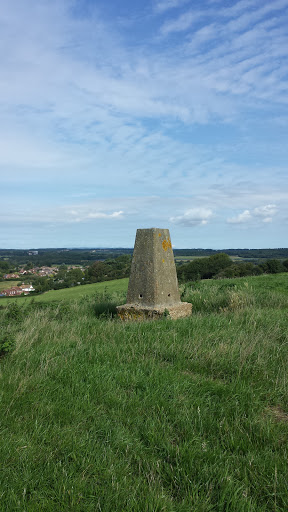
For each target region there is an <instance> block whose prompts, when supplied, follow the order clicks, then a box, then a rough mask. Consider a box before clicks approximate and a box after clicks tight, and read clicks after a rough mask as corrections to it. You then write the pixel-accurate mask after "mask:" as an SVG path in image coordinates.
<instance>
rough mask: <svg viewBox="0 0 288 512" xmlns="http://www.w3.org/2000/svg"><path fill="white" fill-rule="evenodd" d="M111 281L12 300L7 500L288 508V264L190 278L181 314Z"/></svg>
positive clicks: (105, 507) (1, 451) (4, 315)
mask: <svg viewBox="0 0 288 512" xmlns="http://www.w3.org/2000/svg"><path fill="white" fill-rule="evenodd" d="M101 285H102V286H101V288H100V284H98V285H90V286H91V288H87V289H89V290H91V293H85V294H82V295H81V293H80V292H81V290H83V288H85V287H84V286H83V287H78V288H74V289H67V290H61V292H62V296H61V297H62V298H61V300H60V295H58V299H59V302H58V303H57V302H55V301H54V300H53V301H51V302H50V301H46V299H45V302H44V301H43V298H45V297H46V298H47V297H49V295H48V293H49V294H51V295H50V296H52V293H53V294H56V293H57V292H48V293H47V294H44V295H42V296H39V297H38V300H39V302H35V303H32V304H31V302H30V301H29V302H25V304H24V303H22V307H18V306H17V305H18V303H19V304H20V299H19V300H17V301H16V300H14V302H12V305H10V306H8V308H6V309H1V310H0V320H1V325H2V330H1V335H0V336H2V337H3V335H5V333H6V335H7V337H8V338H9V339H10V340H11V341H13V340H14V341H15V346H14V351H13V352H11V353H9V354H7V355H6V356H4V357H2V359H1V360H0V369H1V374H0V381H1V382H0V396H1V436H0V460H1V477H0V498H1V507H0V509H1V510H3V511H5V512H10V511H11V512H12V511H13V512H14V511H16V510H21V511H23V512H26V511H27V512H36V511H37V512H38V511H45V512H50V511H51V512H52V511H53V512H66V511H67V512H70V511H73V512H94V511H99V512H110V511H111V512H118V511H120V512H126V511H127V512H130V511H132V512H143V511H144V512H154V511H156V512H160V511H161V512H162V511H165V512H186V511H187V512H191V511H192V512H194V511H195V512H212V511H213V512H267V511H268V512H270V511H271V512H272V511H273V512H287V510H288V490H287V455H288V454H287V446H288V389H287V386H288V381H287V364H288V348H287V347H288V337H287V332H288V329H287V328H288V315H287V313H288V273H287V274H281V275H280V274H277V275H268V276H265V275H263V276H259V277H249V278H240V279H225V280H209V281H208V280H207V281H202V282H199V283H195V284H191V285H190V284H187V285H185V286H182V287H181V291H182V294H183V300H189V301H191V302H192V303H193V313H192V315H191V317H189V318H186V319H183V320H176V321H172V320H171V319H169V317H167V318H165V319H163V320H158V321H150V322H149V321H146V322H142V323H141V322H140V323H137V322H131V323H122V322H121V321H120V320H118V319H117V318H116V317H114V316H113V314H112V312H111V311H112V309H111V308H110V309H109V307H108V306H109V303H110V302H112V303H113V304H115V303H121V302H123V296H125V289H126V287H127V280H121V282H118V283H117V282H114V284H113V283H112V282H108V283H101ZM88 286H89V285H88ZM109 286H111V287H113V286H114V291H113V292H112V291H111V294H110V295H109V291H108V288H109ZM118 286H119V292H117V287H118ZM92 287H93V288H92ZM105 287H106V290H105ZM70 290H71V291H70ZM76 290H77V292H76ZM78 290H80V291H79V292H78ZM92 290H93V291H92ZM111 290H112V288H111ZM64 292H65V293H64ZM68 292H69V293H68ZM72 292H73V293H75V295H74V300H72V296H71V295H69V294H70V293H72ZM77 293H79V295H78V298H77V296H76V295H77ZM66 294H67V295H66ZM68 296H69V299H68ZM41 297H42V302H40V298H41ZM54 297H55V295H54ZM58 299H57V300H58ZM63 299H64V300H63ZM65 299H67V300H65ZM21 300H22V299H21ZM99 301H102V302H103V304H102V306H103V307H102V313H101V314H100V316H99V311H100V309H101V308H99V306H100V304H99ZM15 305H16V306H15ZM8 338H7V339H8ZM0 339H1V337H0Z"/></svg>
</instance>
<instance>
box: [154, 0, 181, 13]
mask: <svg viewBox="0 0 288 512" xmlns="http://www.w3.org/2000/svg"><path fill="white" fill-rule="evenodd" d="M188 2H189V0H159V1H156V3H155V10H156V11H157V12H160V13H162V12H165V11H168V10H169V9H175V8H177V7H182V5H185V4H187V3H188Z"/></svg>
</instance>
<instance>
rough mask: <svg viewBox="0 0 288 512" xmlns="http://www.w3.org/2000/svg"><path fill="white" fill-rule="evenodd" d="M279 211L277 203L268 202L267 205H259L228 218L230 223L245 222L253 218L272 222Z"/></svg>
mask: <svg viewBox="0 0 288 512" xmlns="http://www.w3.org/2000/svg"><path fill="white" fill-rule="evenodd" d="M276 213H277V207H276V205H275V204H267V205H265V206H259V207H257V208H254V209H253V210H244V211H243V212H242V213H239V214H238V215H236V217H231V218H228V219H227V222H228V223H229V224H245V223H247V222H250V221H252V220H254V221H262V222H265V223H269V222H272V220H273V216H274V215H275V214H276Z"/></svg>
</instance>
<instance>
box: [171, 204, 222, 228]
mask: <svg viewBox="0 0 288 512" xmlns="http://www.w3.org/2000/svg"><path fill="white" fill-rule="evenodd" d="M212 216H213V212H212V210H210V209H209V208H191V209H190V210H187V211H186V212H184V213H183V214H182V215H179V216H177V217H171V218H170V222H172V223H173V224H181V225H182V226H186V227H195V226H204V225H205V224H207V223H208V220H209V219H211V217H212Z"/></svg>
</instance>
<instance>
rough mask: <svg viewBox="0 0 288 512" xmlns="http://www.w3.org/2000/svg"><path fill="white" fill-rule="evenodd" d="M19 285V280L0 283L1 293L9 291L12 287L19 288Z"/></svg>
mask: <svg viewBox="0 0 288 512" xmlns="http://www.w3.org/2000/svg"><path fill="white" fill-rule="evenodd" d="M18 283H19V279H18V281H0V292H1V291H2V290H7V289H8V288H12V286H17V284H18Z"/></svg>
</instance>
